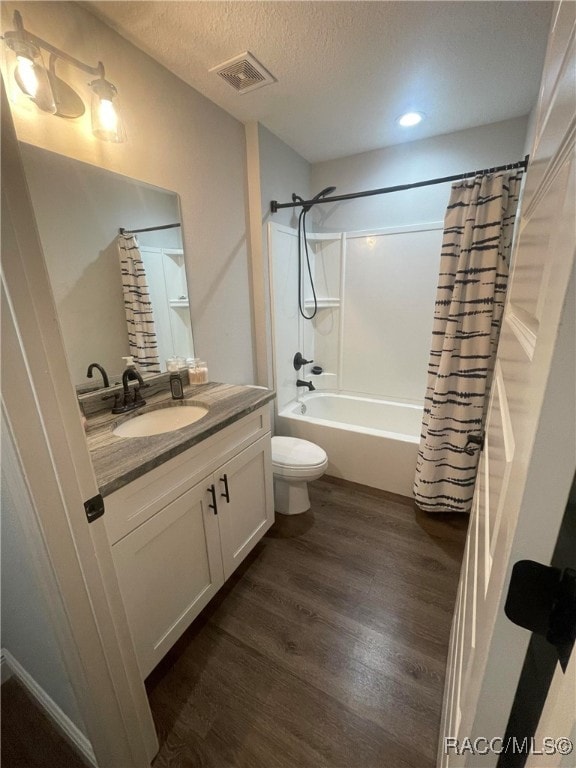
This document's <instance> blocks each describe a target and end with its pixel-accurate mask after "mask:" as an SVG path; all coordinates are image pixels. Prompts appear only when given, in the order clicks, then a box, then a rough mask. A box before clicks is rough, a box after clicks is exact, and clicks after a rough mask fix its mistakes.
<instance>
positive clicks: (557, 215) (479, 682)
mask: <svg viewBox="0 0 576 768" xmlns="http://www.w3.org/2000/svg"><path fill="white" fill-rule="evenodd" d="M575 10H576V5H575V4H574V3H571V2H564V3H562V4H561V5H558V6H556V8H555V13H554V20H553V23H552V27H551V32H550V38H549V45H548V52H547V58H546V63H545V69H544V74H543V80H542V86H541V92H540V98H539V104H538V113H537V123H536V136H535V141H534V147H533V150H532V154H531V160H530V165H529V168H528V172H527V177H526V186H525V192H524V197H523V201H522V214H521V218H520V222H519V230H518V239H517V244H516V248H515V254H514V257H513V272H512V277H511V282H510V287H509V293H508V302H507V306H506V311H505V315H504V321H503V325H502V331H501V337H500V345H499V349H498V356H497V362H496V369H495V376H494V383H493V387H492V393H491V400H490V404H489V409H488V416H487V424H486V440H485V445H484V450H483V454H482V457H481V461H480V466H479V472H478V480H477V484H476V492H475V498H474V502H473V510H472V515H471V520H470V528H469V533H468V538H467V542H466V549H465V555H464V562H463V566H462V573H461V579H460V586H459V592H458V597H457V602H456V613H455V617H454V623H453V628H452V637H451V646H450V652H449V659H448V674H447V681H446V689H445V698H444V710H443V717H442V727H441V736H440V744H439V754H438V763H439V765H441V766H443V768H447V767H448V766H449V767H450V768H456V767H457V766H474V768H476V766H482V765H486V766H495V765H496V763H497V762H498V755H497V754H495V752H494V751H489V753H488V754H486V755H480V754H473V753H472V751H471V750H470V748H469V745H468V743H466V742H465V739H466V738H469V739H470V740H471V741H472V742H474V740H475V739H477V738H479V739H481V741H480V742H479V747H480V750H481V751H483V750H484V749H485V742H484V741H483V739H487V740H488V741H490V739H491V738H497V737H502V736H503V735H504V733H505V731H506V727H507V723H508V716H509V714H510V710H511V705H512V700H513V698H514V694H515V691H516V686H517V683H518V679H519V675H520V671H521V668H522V664H523V661H524V657H525V653H526V649H527V645H528V641H529V637H530V633H529V632H527V631H526V630H524V629H521V628H519V627H517V626H515V625H514V624H512V623H511V622H510V621H509V620H508V619H507V618H506V617H505V615H504V612H503V605H504V602H505V599H506V591H507V584H508V579H509V574H510V570H511V567H512V565H513V564H514V562H516V561H517V560H521V559H531V560H535V561H538V562H540V563H543V564H549V563H550V559H551V556H552V552H553V550H554V546H555V543H556V539H557V536H558V530H559V527H560V523H561V520H562V517H563V514H564V509H565V506H566V502H567V499H568V493H569V491H570V486H571V483H572V478H573V475H574V469H575V466H576V455H575V454H576V425H575V419H574V407H575V405H574V394H575V393H574V385H575V372H574V371H575V364H574V357H575V350H574V347H575V325H576V320H575V317H576V313H575V309H574V306H575V304H574V292H575V288H574V279H573V265H574V251H575V232H574V211H575V210H576V197H575V190H574V186H575V185H574V180H575V176H574V174H575V170H576V169H575V155H574V132H575V125H574V82H575V57H574V16H575ZM572 669H573V662H572ZM560 674H561V675H562V678H559V682H560V687H562V686H564V689H565V695H566V697H568V698H569V697H570V695H571V686H573V683H574V680H573V678H572V680H570V679H569V678H568V677H567V676H565V675H564V674H563V673H560ZM572 701H573V697H572ZM563 735H568V734H563ZM446 739H449V741H445V740H446ZM496 746H497V743H496ZM472 748H473V749H474V747H472Z"/></svg>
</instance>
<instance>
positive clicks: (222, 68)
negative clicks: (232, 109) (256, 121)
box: [210, 51, 276, 93]
mask: <svg viewBox="0 0 576 768" xmlns="http://www.w3.org/2000/svg"><path fill="white" fill-rule="evenodd" d="M210 72H216V74H218V75H220V77H221V78H222V79H223V80H226V82H227V83H228V85H230V86H232V88H234V90H235V91H238V93H248V91H254V90H256V88H262V86H264V85H269V84H270V83H275V82H276V79H275V78H274V77H272V75H271V74H270V72H268V70H267V69H265V67H263V66H262V64H260V62H259V61H257V59H255V58H254V56H252V54H251V53H249V52H248V51H245V52H244V53H241V54H240V55H239V56H235V57H234V58H233V59H229V60H228V61H225V62H224V63H223V64H218V66H217V67H212V69H211V70H210Z"/></svg>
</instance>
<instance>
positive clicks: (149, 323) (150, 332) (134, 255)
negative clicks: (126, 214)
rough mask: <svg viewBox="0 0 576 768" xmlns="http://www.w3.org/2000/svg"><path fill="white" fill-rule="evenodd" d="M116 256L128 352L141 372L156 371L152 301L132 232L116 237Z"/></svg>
mask: <svg viewBox="0 0 576 768" xmlns="http://www.w3.org/2000/svg"><path fill="white" fill-rule="evenodd" d="M118 256H119V258H120V271H121V274H122V291H123V293H124V309H125V311H126V324H127V327H128V341H129V344H130V354H131V355H132V357H133V358H134V362H135V363H136V365H137V366H138V368H140V370H141V371H142V373H160V364H159V361H158V341H157V339H156V330H155V327H154V314H153V312H152V302H151V301H150V293H149V290H148V281H147V279H146V271H145V269H144V263H143V261H142V255H141V253H140V251H139V250H138V241H137V240H136V237H135V235H119V236H118Z"/></svg>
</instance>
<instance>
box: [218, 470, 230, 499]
mask: <svg viewBox="0 0 576 768" xmlns="http://www.w3.org/2000/svg"><path fill="white" fill-rule="evenodd" d="M220 482H221V483H224V493H221V494H220V496H223V497H224V498H225V499H226V503H227V504H230V491H229V489H228V475H226V474H225V475H224V477H221V478H220Z"/></svg>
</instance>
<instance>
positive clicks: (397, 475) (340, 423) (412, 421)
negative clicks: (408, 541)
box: [276, 392, 422, 497]
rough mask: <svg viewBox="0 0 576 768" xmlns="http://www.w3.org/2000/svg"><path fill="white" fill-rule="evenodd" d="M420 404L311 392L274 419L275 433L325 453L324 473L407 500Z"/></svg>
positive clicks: (413, 465)
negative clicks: (388, 492) (319, 447)
mask: <svg viewBox="0 0 576 768" xmlns="http://www.w3.org/2000/svg"><path fill="white" fill-rule="evenodd" d="M421 422H422V406H420V405H410V404H407V403H398V402H392V401H389V400H376V399H372V398H367V397H362V396H355V395H342V394H334V393H327V392H311V393H310V394H307V395H303V396H302V397H300V399H299V400H298V401H293V402H291V403H290V404H289V405H288V406H286V407H285V408H284V409H283V410H282V411H281V412H280V413H279V414H278V415H277V417H276V433H277V434H279V435H288V436H290V437H301V438H303V439H304V440H311V441H312V442H313V443H317V444H318V445H320V446H321V447H322V448H324V450H325V451H326V453H327V454H328V462H329V463H328V469H327V470H326V474H328V475H332V476H334V477H341V478H343V479H344V480H351V481H352V482H354V483H362V484H363V485H369V486H371V487H372V488H380V489H381V490H384V491H390V492H391V493H398V494H401V495H402V496H409V497H412V485H413V482H414V472H415V469H416V457H417V454H418V445H419V442H420V425H421Z"/></svg>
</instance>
